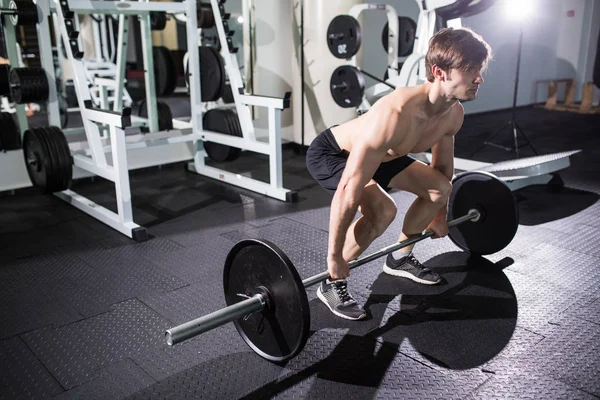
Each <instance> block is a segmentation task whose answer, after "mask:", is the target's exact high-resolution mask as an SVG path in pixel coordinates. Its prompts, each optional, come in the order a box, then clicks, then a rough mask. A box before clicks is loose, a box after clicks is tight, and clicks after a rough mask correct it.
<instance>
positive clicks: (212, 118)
mask: <svg viewBox="0 0 600 400" xmlns="http://www.w3.org/2000/svg"><path fill="white" fill-rule="evenodd" d="M236 120H238V118H237V115H236V114H235V112H234V111H232V110H227V109H218V108H216V109H212V110H209V111H207V112H206V113H204V116H203V118H202V126H203V128H204V129H205V130H207V131H213V132H218V133H225V134H228V135H232V136H238V137H241V136H242V132H241V128H238V127H237V126H239V121H238V122H237V124H238V125H237V126H236V125H235V124H236ZM204 150H205V151H206V155H207V156H208V157H210V159H211V160H214V161H216V162H225V161H233V160H235V159H236V158H237V157H239V155H240V153H241V149H239V148H237V147H231V146H227V145H225V144H221V143H215V142H208V141H206V142H204Z"/></svg>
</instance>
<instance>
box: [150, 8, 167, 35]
mask: <svg viewBox="0 0 600 400" xmlns="http://www.w3.org/2000/svg"><path fill="white" fill-rule="evenodd" d="M166 26H167V13H164V12H160V11H154V12H151V13H150V29H151V30H153V31H162V30H164V29H165V27H166Z"/></svg>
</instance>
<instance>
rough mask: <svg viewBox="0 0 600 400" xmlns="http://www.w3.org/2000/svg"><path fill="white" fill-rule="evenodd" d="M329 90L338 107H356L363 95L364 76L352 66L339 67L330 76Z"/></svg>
mask: <svg viewBox="0 0 600 400" xmlns="http://www.w3.org/2000/svg"><path fill="white" fill-rule="evenodd" d="M329 89H330V91H331V96H332V97H333V100H334V101H335V103H336V104H337V105H338V106H340V107H344V108H351V107H358V106H359V105H360V103H361V102H362V99H363V95H364V93H365V78H364V75H363V74H362V72H360V71H359V70H358V68H356V67H354V66H352V65H342V66H339V67H337V68H336V69H335V71H333V74H331V79H330V81H329Z"/></svg>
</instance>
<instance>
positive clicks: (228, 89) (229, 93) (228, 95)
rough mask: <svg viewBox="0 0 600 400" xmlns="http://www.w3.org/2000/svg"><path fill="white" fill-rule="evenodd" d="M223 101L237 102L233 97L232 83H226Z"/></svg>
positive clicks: (226, 102) (228, 102)
mask: <svg viewBox="0 0 600 400" xmlns="http://www.w3.org/2000/svg"><path fill="white" fill-rule="evenodd" d="M223 102H224V103H225V104H231V103H234V102H235V98H234V97H233V91H232V89H231V83H227V84H226V85H225V89H224V90H223Z"/></svg>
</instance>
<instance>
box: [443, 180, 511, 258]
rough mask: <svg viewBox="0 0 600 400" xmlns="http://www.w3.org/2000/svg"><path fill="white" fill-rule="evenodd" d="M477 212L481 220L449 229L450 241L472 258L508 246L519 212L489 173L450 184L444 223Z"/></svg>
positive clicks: (508, 195)
mask: <svg viewBox="0 0 600 400" xmlns="http://www.w3.org/2000/svg"><path fill="white" fill-rule="evenodd" d="M473 208H475V209H477V210H479V212H480V213H481V218H480V219H479V220H478V221H476V222H470V221H467V222H464V223H462V224H459V225H455V226H453V227H451V228H450V230H449V233H448V236H449V237H450V240H452V242H453V243H454V244H456V245H457V246H458V247H460V248H461V249H463V250H466V251H469V252H471V253H474V254H480V255H485V254H493V253H496V252H498V251H500V250H502V249H504V248H505V247H506V246H508V245H509V244H510V242H511V241H512V239H513V238H514V237H515V234H516V233H517V229H518V227H519V211H518V208H517V204H516V201H515V198H514V196H513V194H512V191H511V190H510V188H509V187H508V186H507V185H506V184H505V183H504V182H502V181H501V180H500V179H498V178H497V177H496V176H494V175H492V174H490V173H489V172H482V171H471V172H465V173H463V174H460V175H458V176H457V177H456V178H454V180H453V181H452V194H451V195H450V201H449V204H448V219H449V220H452V219H455V218H459V217H461V216H463V215H466V214H468V213H469V210H471V209H473Z"/></svg>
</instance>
